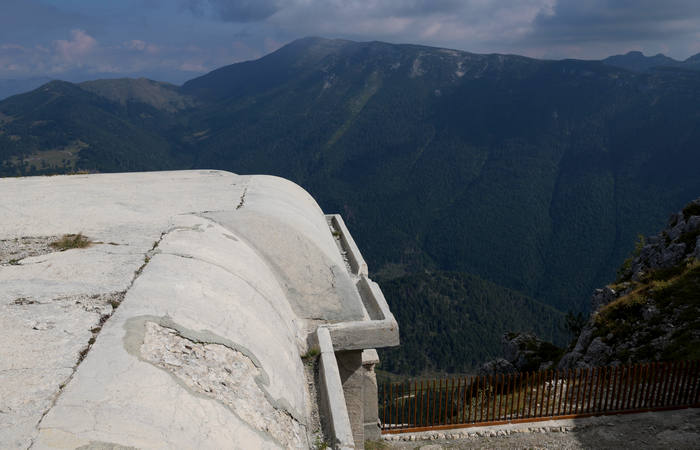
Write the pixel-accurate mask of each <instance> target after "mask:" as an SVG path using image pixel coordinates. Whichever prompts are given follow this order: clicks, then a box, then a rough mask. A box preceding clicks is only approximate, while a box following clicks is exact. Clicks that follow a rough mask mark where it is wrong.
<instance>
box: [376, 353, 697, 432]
mask: <svg viewBox="0 0 700 450" xmlns="http://www.w3.org/2000/svg"><path fill="white" fill-rule="evenodd" d="M687 407H700V363H699V362H698V361H680V362H666V363H649V364H633V365H626V366H615V367H594V368H584V369H576V370H566V371H562V370H545V371H540V372H527V373H515V374H508V375H495V376H494V375H489V376H471V377H461V378H448V379H439V380H420V381H411V382H402V383H387V384H384V385H383V386H382V388H380V392H379V417H380V419H381V422H382V432H383V433H404V432H409V431H423V430H435V429H447V428H462V427H469V426H478V425H497V424H505V423H517V422H536V421H540V420H551V419H563V418H574V417H586V416H594V415H604V414H624V413H632V412H644V411H657V410H665V409H680V408H687Z"/></svg>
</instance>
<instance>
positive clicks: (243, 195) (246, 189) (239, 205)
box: [236, 186, 248, 209]
mask: <svg viewBox="0 0 700 450" xmlns="http://www.w3.org/2000/svg"><path fill="white" fill-rule="evenodd" d="M247 193H248V186H246V187H245V188H243V193H242V194H241V202H240V203H239V204H238V206H236V209H241V208H242V207H243V205H244V204H245V195H246V194H247Z"/></svg>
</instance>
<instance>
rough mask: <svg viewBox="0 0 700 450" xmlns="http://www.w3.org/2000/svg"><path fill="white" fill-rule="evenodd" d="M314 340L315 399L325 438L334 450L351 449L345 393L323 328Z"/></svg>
mask: <svg viewBox="0 0 700 450" xmlns="http://www.w3.org/2000/svg"><path fill="white" fill-rule="evenodd" d="M317 336H318V338H317V340H318V345H319V349H320V351H321V355H320V363H319V385H320V386H319V395H320V400H321V402H320V403H321V405H320V408H321V410H322V413H323V416H324V420H323V422H324V426H325V427H327V428H328V435H330V436H332V437H333V439H334V440H335V442H331V444H332V445H333V446H334V447H336V448H341V449H351V448H355V442H354V439H353V432H352V425H351V424H350V416H349V415H348V410H347V407H344V406H345V393H344V392H343V385H342V380H341V378H340V369H339V368H338V361H337V360H336V357H335V352H334V351H333V342H331V335H330V333H329V332H328V329H327V328H325V327H319V328H318V330H317Z"/></svg>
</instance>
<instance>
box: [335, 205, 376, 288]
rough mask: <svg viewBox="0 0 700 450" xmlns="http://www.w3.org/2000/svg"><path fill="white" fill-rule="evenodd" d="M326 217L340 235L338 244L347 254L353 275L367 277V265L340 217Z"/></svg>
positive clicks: (338, 215)
mask: <svg viewBox="0 0 700 450" xmlns="http://www.w3.org/2000/svg"><path fill="white" fill-rule="evenodd" d="M326 217H328V218H330V220H331V225H333V228H335V229H336V230H338V232H339V233H340V243H341V244H342V246H343V248H344V249H345V250H346V251H347V253H348V262H349V263H350V267H351V268H352V272H353V274H354V275H357V276H365V277H366V276H368V275H369V270H368V269H367V263H366V262H365V259H364V258H363V257H362V253H360V249H359V248H358V247H357V244H355V240H354V239H353V238H352V235H351V234H350V231H349V230H348V227H346V226H345V222H344V221H343V218H342V217H340V214H327V215H326Z"/></svg>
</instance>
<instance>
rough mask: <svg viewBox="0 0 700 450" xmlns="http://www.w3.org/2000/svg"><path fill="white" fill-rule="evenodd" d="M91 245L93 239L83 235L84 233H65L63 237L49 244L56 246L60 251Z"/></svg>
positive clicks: (52, 246)
mask: <svg viewBox="0 0 700 450" xmlns="http://www.w3.org/2000/svg"><path fill="white" fill-rule="evenodd" d="M90 245H92V241H90V239H88V238H87V237H85V236H83V234H82V233H78V234H64V235H63V236H62V237H61V239H59V240H57V241H56V242H52V243H51V244H49V246H50V247H51V248H54V249H56V250H58V251H60V252H63V251H66V250H70V249H72V248H86V247H89V246H90Z"/></svg>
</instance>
